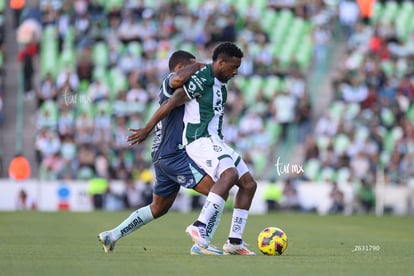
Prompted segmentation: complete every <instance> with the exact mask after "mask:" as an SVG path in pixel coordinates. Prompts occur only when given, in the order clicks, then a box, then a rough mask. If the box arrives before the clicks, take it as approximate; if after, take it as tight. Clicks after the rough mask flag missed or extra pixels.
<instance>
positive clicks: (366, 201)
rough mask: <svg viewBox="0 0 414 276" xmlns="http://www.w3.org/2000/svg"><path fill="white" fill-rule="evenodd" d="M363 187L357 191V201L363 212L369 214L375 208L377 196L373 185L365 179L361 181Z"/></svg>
mask: <svg viewBox="0 0 414 276" xmlns="http://www.w3.org/2000/svg"><path fill="white" fill-rule="evenodd" d="M360 183H361V186H360V187H359V189H358V190H357V200H358V203H359V204H360V206H359V207H360V208H361V211H362V212H364V213H369V212H370V211H372V210H373V208H374V207H375V194H374V191H373V190H372V186H371V184H369V183H368V181H367V180H365V179H364V178H363V179H361V182H360Z"/></svg>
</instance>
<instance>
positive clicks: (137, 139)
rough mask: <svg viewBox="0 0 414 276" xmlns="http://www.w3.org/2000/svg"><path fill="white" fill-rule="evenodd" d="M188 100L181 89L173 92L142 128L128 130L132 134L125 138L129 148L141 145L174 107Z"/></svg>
mask: <svg viewBox="0 0 414 276" xmlns="http://www.w3.org/2000/svg"><path fill="white" fill-rule="evenodd" d="M189 100H190V99H189V98H188V97H187V94H186V93H185V91H184V89H183V88H178V89H177V90H175V92H174V94H173V95H172V97H171V98H170V99H169V100H168V101H166V102H164V103H163V104H162V105H161V106H160V107H159V108H158V109H157V111H155V113H154V114H153V115H152V116H151V118H150V120H149V121H148V123H147V124H146V125H145V127H144V128H140V129H132V128H129V129H128V130H129V131H131V132H132V133H133V134H131V135H129V136H128V137H127V142H128V143H129V145H130V146H133V145H135V144H140V143H142V142H143V141H144V140H145V139H146V138H147V137H148V135H149V134H150V132H151V131H152V130H153V129H154V127H155V125H156V124H158V122H159V121H161V120H162V119H164V118H165V117H166V116H167V115H168V114H169V113H170V112H171V110H173V109H174V108H175V107H177V106H180V105H182V104H184V103H185V102H187V101H189Z"/></svg>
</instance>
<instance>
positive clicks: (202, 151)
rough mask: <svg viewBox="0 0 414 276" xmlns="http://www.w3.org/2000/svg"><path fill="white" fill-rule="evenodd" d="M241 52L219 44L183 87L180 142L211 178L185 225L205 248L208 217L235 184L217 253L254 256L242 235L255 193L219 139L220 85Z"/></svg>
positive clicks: (234, 70) (223, 89) (224, 92)
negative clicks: (202, 200) (224, 238)
mask: <svg viewBox="0 0 414 276" xmlns="http://www.w3.org/2000/svg"><path fill="white" fill-rule="evenodd" d="M242 58H243V52H242V51H241V50H240V48H239V47H238V46H237V45H235V44H234V43H230V42H224V43H221V44H219V45H218V46H217V47H216V48H215V49H214V52H213V57H212V59H213V62H212V63H211V64H207V65H206V66H205V67H203V68H201V69H200V70H199V71H197V72H196V73H195V74H194V75H193V76H192V77H191V78H190V80H189V81H188V82H187V83H185V85H184V86H183V88H184V90H185V92H186V94H187V96H188V98H190V99H191V101H189V102H187V103H186V104H185V111H184V134H183V144H184V145H185V149H186V151H187V154H188V155H189V156H190V157H191V159H193V160H194V162H196V164H197V165H198V166H200V167H201V168H202V169H204V171H205V172H206V173H207V174H208V175H210V176H211V178H212V179H213V180H214V181H215V182H216V183H215V184H214V185H213V187H212V189H211V190H210V193H209V194H208V196H207V199H206V201H205V204H204V206H203V208H202V210H201V212H200V215H199V217H198V219H197V220H196V221H195V222H194V223H193V224H191V225H189V226H188V227H187V229H186V232H187V233H188V234H189V235H190V236H191V238H192V239H193V241H194V242H195V243H197V244H198V245H200V246H201V247H207V246H208V245H209V243H210V241H211V239H212V236H211V233H210V232H211V229H213V228H214V227H215V226H214V223H215V220H214V218H215V217H217V216H220V215H221V212H222V211H223V208H224V203H225V201H226V199H227V196H228V194H229V191H230V189H231V188H232V186H233V185H234V184H235V183H236V185H237V186H238V187H239V189H238V191H237V194H236V199H235V206H234V210H233V219H232V224H231V228H230V233H229V238H228V240H227V241H226V242H225V244H224V246H223V251H224V252H227V253H229V254H235V255H254V254H255V253H254V252H253V251H250V250H249V249H248V248H247V247H246V245H245V243H244V242H243V239H242V234H243V232H244V228H245V226H246V220H247V217H248V213H249V209H250V205H251V203H252V200H253V196H254V194H255V191H256V186H257V184H256V181H255V180H254V179H253V177H252V175H251V173H250V172H249V169H248V167H247V165H246V163H245V162H244V161H243V159H242V158H241V157H240V155H239V154H238V153H237V152H235V151H234V150H233V149H232V148H231V147H230V146H228V145H227V144H226V143H225V141H224V140H223V134H222V127H223V115H224V104H225V103H226V100H227V87H226V83H227V82H228V81H229V80H230V79H232V78H233V77H234V76H236V75H237V73H238V68H239V66H240V64H241V61H242Z"/></svg>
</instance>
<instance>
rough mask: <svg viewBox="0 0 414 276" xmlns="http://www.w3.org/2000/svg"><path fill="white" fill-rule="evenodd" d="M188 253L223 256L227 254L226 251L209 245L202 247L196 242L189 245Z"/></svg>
mask: <svg viewBox="0 0 414 276" xmlns="http://www.w3.org/2000/svg"><path fill="white" fill-rule="evenodd" d="M190 255H211V256H223V255H228V254H227V253H225V252H223V251H221V250H219V249H217V248H215V247H214V246H211V245H209V246H208V247H207V248H203V247H201V246H199V245H198V244H194V245H193V246H192V247H191V250H190Z"/></svg>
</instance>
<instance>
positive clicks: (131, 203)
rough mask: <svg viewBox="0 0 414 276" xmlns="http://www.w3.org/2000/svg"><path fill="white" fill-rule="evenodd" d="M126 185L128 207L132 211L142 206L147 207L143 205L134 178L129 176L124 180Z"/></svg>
mask: <svg viewBox="0 0 414 276" xmlns="http://www.w3.org/2000/svg"><path fill="white" fill-rule="evenodd" d="M124 183H125V197H126V202H125V203H126V207H127V208H129V209H132V210H136V209H138V208H139V207H141V206H145V205H144V204H143V203H142V195H141V192H140V191H139V189H138V188H137V186H136V185H135V181H134V180H133V179H132V177H130V176H128V177H127V178H126V179H125V180H124ZM151 196H152V195H151ZM151 201H152V200H151Z"/></svg>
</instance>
